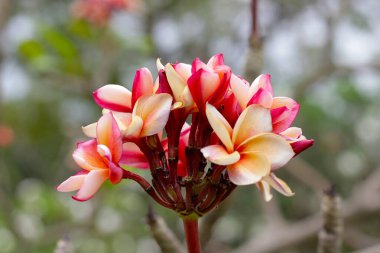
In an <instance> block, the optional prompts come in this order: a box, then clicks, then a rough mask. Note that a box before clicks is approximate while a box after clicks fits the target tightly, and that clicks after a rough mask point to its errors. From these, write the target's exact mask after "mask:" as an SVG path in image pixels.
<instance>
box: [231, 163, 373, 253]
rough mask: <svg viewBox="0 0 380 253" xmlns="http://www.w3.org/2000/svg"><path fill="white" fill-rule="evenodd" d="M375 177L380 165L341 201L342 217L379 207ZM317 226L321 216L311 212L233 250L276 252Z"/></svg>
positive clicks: (313, 231) (312, 234)
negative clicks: (305, 216) (348, 197)
mask: <svg viewBox="0 0 380 253" xmlns="http://www.w3.org/2000/svg"><path fill="white" fill-rule="evenodd" d="M379 181H380V168H379V169H377V170H375V171H374V172H373V173H372V174H370V175H369V176H368V178H367V179H366V180H365V181H364V182H362V183H361V184H359V185H358V186H357V187H356V188H355V189H354V191H353V194H352V197H351V198H350V199H348V200H346V201H345V202H343V204H342V206H343V213H342V217H343V218H344V219H346V220H350V219H353V218H356V217H361V216H363V215H365V214H368V213H373V212H377V211H379V210H380V199H379V197H378V196H379V194H380V185H379V183H378V182H379ZM363 196H365V198H364V197H363ZM321 226H322V219H321V217H320V215H319V214H314V215H311V216H310V217H308V218H306V219H304V220H302V221H299V222H296V223H293V224H289V225H284V226H281V227H276V228H275V229H273V228H272V229H271V228H268V229H266V230H264V231H262V232H261V233H260V234H259V235H257V236H256V237H253V238H252V239H250V240H248V241H247V242H246V243H245V244H244V245H242V246H240V247H239V248H238V249H236V250H235V251H233V253H250V252H252V249H255V253H271V252H276V251H279V250H280V249H283V248H286V247H290V246H292V245H296V244H299V243H301V242H303V241H305V240H307V239H310V238H312V237H315V236H316V234H317V232H318V231H319V229H320V228H321ZM273 238H276V240H273Z"/></svg>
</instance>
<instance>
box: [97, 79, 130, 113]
mask: <svg viewBox="0 0 380 253" xmlns="http://www.w3.org/2000/svg"><path fill="white" fill-rule="evenodd" d="M93 97H94V99H95V102H96V103H97V104H98V105H99V106H100V107H102V108H106V109H110V110H113V111H118V112H131V111H132V105H131V102H132V101H131V100H132V93H131V92H130V91H129V90H128V89H127V88H125V87H123V86H120V85H115V84H108V85H105V86H103V87H101V88H99V89H97V90H96V91H94V93H93Z"/></svg>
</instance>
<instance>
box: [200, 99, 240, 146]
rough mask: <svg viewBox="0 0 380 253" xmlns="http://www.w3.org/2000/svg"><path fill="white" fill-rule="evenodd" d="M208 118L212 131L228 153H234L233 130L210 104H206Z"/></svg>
mask: <svg viewBox="0 0 380 253" xmlns="http://www.w3.org/2000/svg"><path fill="white" fill-rule="evenodd" d="M206 116H207V119H208V122H209V123H210V125H211V127H212V129H213V130H214V132H215V133H216V135H217V136H218V137H219V139H220V140H221V141H222V143H223V144H224V145H225V146H226V149H227V151H228V152H232V151H233V149H234V147H233V144H232V141H231V137H232V128H231V126H230V124H229V123H228V122H227V120H226V119H225V118H224V117H223V115H222V114H221V113H220V112H219V111H218V110H217V109H216V108H215V107H214V106H213V105H210V104H209V103H207V104H206Z"/></svg>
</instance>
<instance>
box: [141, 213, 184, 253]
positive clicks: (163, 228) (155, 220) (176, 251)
mask: <svg viewBox="0 0 380 253" xmlns="http://www.w3.org/2000/svg"><path fill="white" fill-rule="evenodd" d="M146 222H147V224H148V226H149V230H150V233H151V235H152V237H153V238H154V239H155V240H156V242H157V244H158V246H160V248H161V251H162V252H163V253H185V248H184V247H183V246H182V244H181V243H180V241H179V240H178V238H177V237H176V236H175V235H174V233H173V232H172V231H171V230H170V229H169V227H168V226H167V225H166V223H165V221H164V219H162V218H161V217H160V216H158V215H157V214H156V213H155V212H154V210H153V208H152V207H150V208H149V211H148V214H147V217H146Z"/></svg>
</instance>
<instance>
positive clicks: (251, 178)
mask: <svg viewBox="0 0 380 253" xmlns="http://www.w3.org/2000/svg"><path fill="white" fill-rule="evenodd" d="M269 172H270V161H269V160H268V159H267V158H266V156H265V155H264V154H261V153H259V152H247V153H240V160H239V161H238V162H237V163H235V164H232V165H230V166H227V173H228V176H229V178H230V180H231V182H232V183H234V184H236V185H249V184H255V183H257V182H259V181H260V180H261V179H262V178H263V177H264V176H265V175H268V173H269Z"/></svg>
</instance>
